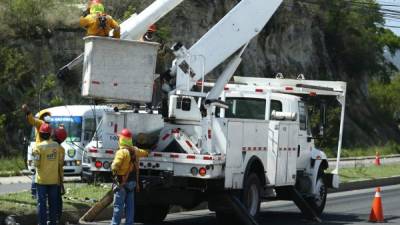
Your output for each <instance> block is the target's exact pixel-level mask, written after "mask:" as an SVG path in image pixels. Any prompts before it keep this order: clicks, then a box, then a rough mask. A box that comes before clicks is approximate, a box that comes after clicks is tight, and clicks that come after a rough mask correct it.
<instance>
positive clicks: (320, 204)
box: [307, 168, 328, 215]
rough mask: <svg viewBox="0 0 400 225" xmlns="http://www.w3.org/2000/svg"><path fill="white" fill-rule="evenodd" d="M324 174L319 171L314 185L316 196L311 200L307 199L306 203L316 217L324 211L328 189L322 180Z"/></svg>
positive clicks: (322, 171) (321, 170)
mask: <svg viewBox="0 0 400 225" xmlns="http://www.w3.org/2000/svg"><path fill="white" fill-rule="evenodd" d="M324 177H325V172H324V170H323V169H321V168H320V169H319V171H318V177H317V182H316V184H315V188H316V190H317V195H316V196H314V197H313V198H308V199H307V202H308V204H310V206H311V207H312V208H313V209H314V210H315V212H316V213H317V215H321V214H322V212H323V211H324V208H325V204H326V196H327V195H328V188H327V187H326V183H325V180H324Z"/></svg>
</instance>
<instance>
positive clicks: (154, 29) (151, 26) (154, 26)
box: [147, 24, 157, 32]
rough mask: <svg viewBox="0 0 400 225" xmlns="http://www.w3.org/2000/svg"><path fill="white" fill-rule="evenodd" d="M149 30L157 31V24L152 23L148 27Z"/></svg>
mask: <svg viewBox="0 0 400 225" xmlns="http://www.w3.org/2000/svg"><path fill="white" fill-rule="evenodd" d="M147 31H148V32H156V31H157V26H156V25H155V24H152V25H150V27H149V28H148V29H147Z"/></svg>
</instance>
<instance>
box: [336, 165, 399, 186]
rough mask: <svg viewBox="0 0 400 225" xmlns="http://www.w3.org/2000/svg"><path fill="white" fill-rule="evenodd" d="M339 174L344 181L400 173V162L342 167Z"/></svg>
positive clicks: (370, 178) (371, 178)
mask: <svg viewBox="0 0 400 225" xmlns="http://www.w3.org/2000/svg"><path fill="white" fill-rule="evenodd" d="M339 174H340V181H341V182H342V183H346V182H350V181H357V180H374V179H377V178H382V177H391V176H396V175H400V164H393V165H381V166H369V167H356V168H343V169H340V171H339Z"/></svg>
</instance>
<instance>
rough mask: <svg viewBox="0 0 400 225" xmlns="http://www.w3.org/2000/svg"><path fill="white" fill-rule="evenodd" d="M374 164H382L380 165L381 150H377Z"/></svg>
mask: <svg viewBox="0 0 400 225" xmlns="http://www.w3.org/2000/svg"><path fill="white" fill-rule="evenodd" d="M374 164H375V165H376V166H380V165H381V157H380V156H379V152H376V154H375V161H374Z"/></svg>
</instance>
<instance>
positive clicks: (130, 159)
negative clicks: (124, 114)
mask: <svg viewBox="0 0 400 225" xmlns="http://www.w3.org/2000/svg"><path fill="white" fill-rule="evenodd" d="M147 156H148V152H147V151H145V150H142V149H139V148H137V147H135V146H133V143H132V132H131V131H130V130H129V129H126V128H125V129H123V130H122V131H121V133H120V134H119V150H118V151H117V152H116V154H115V158H114V161H113V163H112V165H111V170H112V172H113V174H114V175H115V176H116V178H117V181H118V184H117V186H116V188H115V189H114V190H115V191H114V212H113V217H112V222H111V224H112V225H119V224H120V222H121V217H122V213H123V212H125V217H126V220H125V224H126V225H132V224H133V221H134V211H135V209H134V202H135V201H134V197H135V196H134V193H135V189H136V191H137V192H139V190H140V188H139V158H140V157H147Z"/></svg>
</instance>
